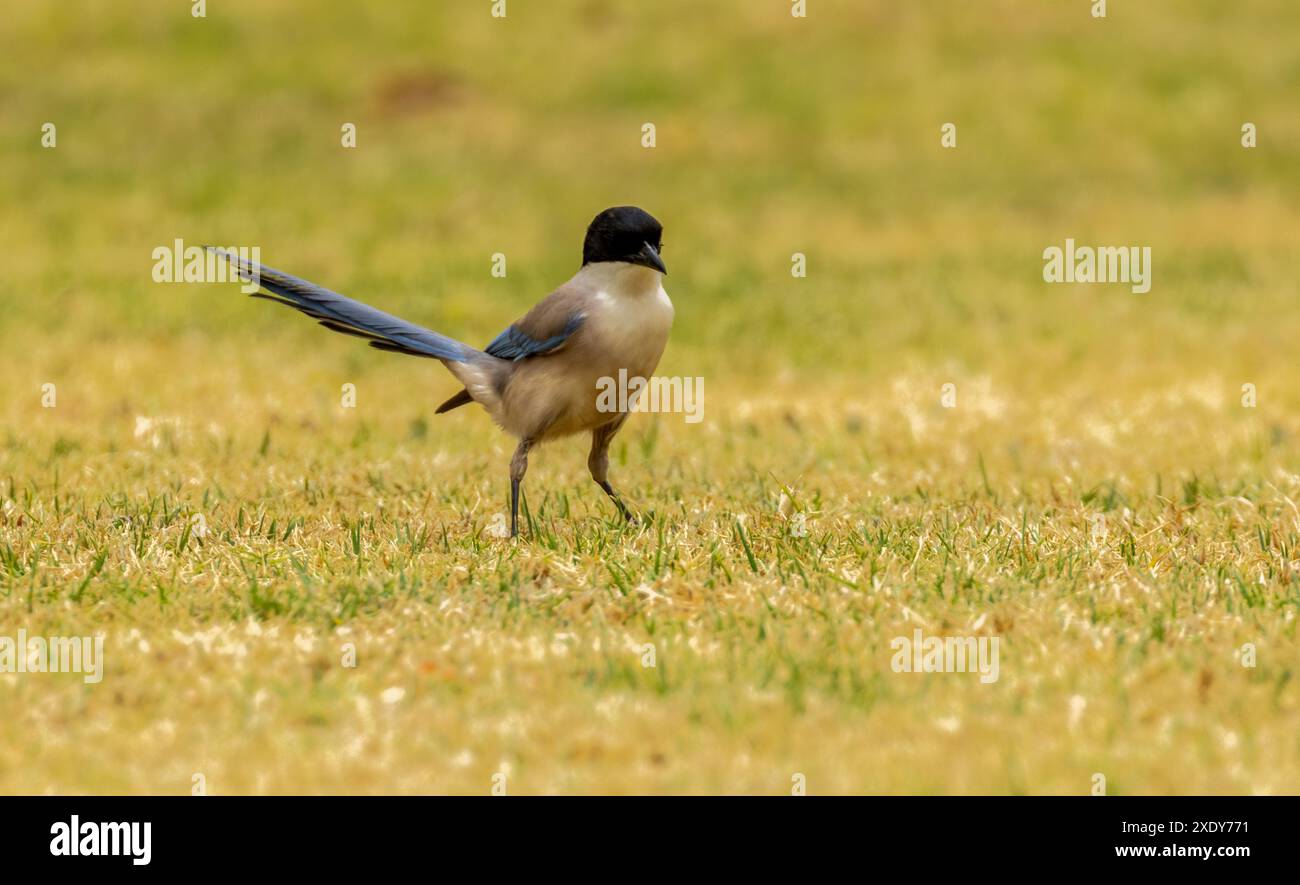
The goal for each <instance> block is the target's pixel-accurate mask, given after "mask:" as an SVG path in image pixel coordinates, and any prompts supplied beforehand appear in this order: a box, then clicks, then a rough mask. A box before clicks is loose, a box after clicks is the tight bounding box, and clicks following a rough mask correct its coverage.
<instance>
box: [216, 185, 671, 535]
mask: <svg viewBox="0 0 1300 885" xmlns="http://www.w3.org/2000/svg"><path fill="white" fill-rule="evenodd" d="M206 248H207V249H208V250H209V251H211V252H214V253H216V254H217V255H219V256H220V257H222V258H225V260H226V261H227V262H229V263H230V265H231V267H232V269H233V271H234V273H235V275H236V276H238V277H240V278H241V279H243V280H245V281H252V282H255V283H256V284H257V285H258V289H259V291H257V292H254V293H252V297H254V298H263V299H267V300H270V301H275V302H277V303H279V304H283V305H286V306H288V307H292V308H294V309H295V310H298V311H300V312H302V313H304V314H306V315H307V316H309V317H312V318H313V319H316V320H317V321H319V323H320V324H321V325H322V326H324V327H325V328H326V329H329V330H331V331H334V332H340V333H343V334H346V335H354V336H357V337H360V338H364V339H368V340H369V342H370V346H371V347H374V348H378V349H379V350H384V351H389V352H392V353H401V354H408V355H410V356H418V357H427V358H430V359H435V360H438V361H439V362H441V363H442V364H443V365H444V366H446V367H447V369H448V371H450V372H451V374H452V376H453V377H454V378H455V379H456V380H457V381H458V382H460V384H461V385H462V388H463V389H462V390H461V391H460V392H459V393H457V394H455V395H454V396H452V397H451V398H449V399H448V400H446V401H445V402H443V403H442V404H441V405H440V406H438V408H437V410H436V414H443V413H446V412H449V411H451V410H452V409H457V408H459V407H461V406H464V405H468V404H470V403H477V404H478V405H480V406H482V407H483V408H484V409H485V410H486V411H487V413H488V415H489V416H490V417H491V419H492V420H493V422H495V423H496V425H497V426H498V427H500V428H501V429H502V430H504V431H505V432H506V433H508V434H510V435H511V436H513V437H514V438H515V439H516V440H518V443H517V445H516V447H515V450H514V455H513V456H512V457H511V459H510V536H511V537H512V538H514V537H517V536H518V535H519V494H520V488H521V485H522V483H523V480H524V475H525V473H527V471H528V455H529V453H530V451H531V450H532V449H533V448H534V447H535V446H537V445H539V444H540V443H543V442H549V441H552V440H556V439H561V438H564V437H569V436H573V435H576V434H581V433H590V434H591V450H590V453H589V454H588V456H587V468H588V470H589V471H590V472H591V478H592V479H593V480H594V481H595V482H596V484H597V485H598V486H600V488H601V490H602V491H604V493H605V494H606V495H608V496H609V498H610V500H611V501H613V503H614V506H615V507H616V508H617V510H618V512H619V514H620V515H621V516H622V518H623V519H624V520H626V521H627V522H629V523H635V522H636V517H635V515H634V514H633V513H632V511H631V509H630V508H628V506H627V505H626V504H625V503H624V501H623V499H622V497H621V496H620V495H619V493H618V492H617V491H615V489H614V487H613V486H612V485H610V482H609V444H610V441H611V440H612V439H613V438H614V435H615V434H617V433H618V432H619V430H620V429H621V428H622V427H623V424H624V423H625V422H626V421H627V418H628V416H629V414H630V413H631V411H633V409H634V407H635V397H631V398H629V399H628V400H627V407H626V408H625V409H624V410H622V411H612V412H611V410H610V409H609V407H608V401H607V399H606V400H605V401H604V402H602V401H601V398H600V397H598V396H597V390H598V389H599V387H600V385H601V383H602V379H605V381H604V383H605V384H608V383H609V379H613V378H617V377H627V378H642V379H647V380H648V379H650V378H651V376H652V375H653V374H654V371H655V369H656V368H657V367H658V365H659V360H660V358H661V357H662V356H663V352H664V348H665V347H667V344H668V336H669V332H670V331H671V329H672V324H673V313H674V311H673V303H672V300H671V299H669V297H668V293H667V292H666V291H665V290H664V287H663V278H664V277H665V276H666V275H667V273H668V269H667V267H665V266H664V262H663V257H662V253H663V248H664V247H663V225H661V224H660V223H659V221H658V220H657V219H655V217H654V216H652V215H651V214H650V213H648V212H646V211H645V210H644V209H640V208H638V207H636V206H614V207H611V208H609V209H606V210H605V211H603V212H601V213H600V214H599V215H597V216H596V217H595V218H594V219H593V220H592V222H591V224H589V225H588V226H587V233H586V236H585V237H584V238H583V243H582V265H581V267H580V268H579V269H578V271H577V273H575V274H574V275H573V277H572V278H570V279H569V280H568V282H566V283H564V284H563V285H561V286H559V287H558V288H557V289H555V290H554V291H553V292H551V293H550V294H549V295H547V296H546V297H545V298H543V299H542V300H541V301H539V302H538V303H537V304H536V305H535V306H534V307H533V308H532V309H531V310H529V311H528V312H527V313H526V314H524V316H523V317H522V318H520V319H519V320H517V321H515V322H514V323H512V324H511V325H509V326H508V327H507V328H506V329H505V331H503V332H502V333H501V334H500V335H498V336H497V337H496V338H494V339H493V340H492V342H491V343H490V344H488V345H487V347H485V348H483V349H482V350H479V349H478V348H475V347H471V346H470V345H468V344H464V343H462V342H460V341H457V340H455V339H454V338H449V337H448V336H446V335H443V334H441V333H439V332H434V331H432V330H431V329H426V328H423V327H421V326H417V325H416V324H414V323H411V322H408V321H406V320H403V319H400V318H399V317H395V316H393V315H391V314H387V313H384V312H383V311H381V310H377V309H376V308H373V307H370V306H369V305H367V304H363V303H361V302H360V301H356V300H353V299H351V298H348V297H346V296H344V295H340V294H338V293H337V292H331V291H330V290H329V289H325V288H323V287H321V286H318V285H316V284H315V283H311V282H308V281H307V280H304V279H300V278H298V277H295V276H292V275H290V274H287V273H284V272H282V271H278V270H275V269H274V268H271V267H266V266H264V265H262V264H259V263H257V262H254V261H251V260H249V259H247V258H244V257H241V256H239V255H237V254H235V253H233V252H229V251H227V250H225V249H221V248H218V247H215V246H207V247H206ZM620 370H624V371H625V372H626V376H620Z"/></svg>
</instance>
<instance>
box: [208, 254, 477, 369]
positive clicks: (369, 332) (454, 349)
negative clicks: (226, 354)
mask: <svg viewBox="0 0 1300 885" xmlns="http://www.w3.org/2000/svg"><path fill="white" fill-rule="evenodd" d="M206 248H207V249H208V251H210V252H213V253H215V254H217V255H220V256H221V257H223V258H225V259H226V260H227V261H229V262H230V264H231V265H232V266H233V267H234V269H235V272H236V273H237V274H238V275H239V277H240V278H241V279H244V280H249V281H252V282H256V283H257V284H258V286H259V287H261V288H262V289H264V290H266V292H269V293H271V294H269V295H267V294H263V293H260V292H259V293H257V294H255V295H254V296H253V297H254V298H265V299H267V300H269V301H275V302H278V303H280V304H284V305H286V306H288V307H292V308H294V309H295V310H299V311H301V312H303V313H305V314H307V316H309V317H312V318H313V319H316V320H319V321H320V324H321V325H322V326H324V327H325V328H327V329H329V330H331V331H334V332H342V333H343V334H345V335H356V336H357V337H359V338H365V339H367V340H369V342H370V346H371V347H377V348H379V349H380V350H389V351H393V352H394V353H407V354H410V355H411V356H423V357H430V358H432V359H439V360H450V361H452V362H457V363H463V362H466V361H467V360H469V359H471V358H472V357H474V356H475V355H477V354H479V351H478V350H476V349H475V348H473V347H470V346H469V345H468V344H462V343H461V342H459V341H457V340H455V339H454V338H448V337H447V336H446V335H439V334H438V333H437V332H434V331H431V330H429V329H425V328H424V327H422V326H417V325H415V324H414V323H408V322H407V321H406V320H404V319H401V318H400V317H395V316H393V315H392V314H387V313H384V312H383V311H382V310H375V308H373V307H371V306H369V305H367V304H362V303H361V302H360V301H354V300H353V299H351V298H348V297H347V296H346V295H340V294H339V293H337V292H331V291H330V290H329V289H324V288H322V287H320V286H317V285H316V284H315V283H310V282H308V281H307V280H303V279H299V278H298V277H295V276H293V275H291V274H287V273H284V272H283V271H279V270H276V269H275V268H272V267H266V266H265V265H261V264H257V263H255V262H252V261H248V260H246V259H243V258H240V257H239V256H238V255H236V254H234V253H233V252H228V251H226V250H225V249H218V248H216V247H215V246H207V247H206Z"/></svg>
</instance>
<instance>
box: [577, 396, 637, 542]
mask: <svg viewBox="0 0 1300 885" xmlns="http://www.w3.org/2000/svg"><path fill="white" fill-rule="evenodd" d="M622 426H623V422H622V421H616V422H613V423H610V424H606V425H605V426H603V427H597V428H596V429H595V430H593V431H592V432H591V454H590V455H588V456H587V468H588V469H589V470H590V471H591V478H592V479H594V480H595V481H596V485H598V486H600V487H601V488H602V489H604V490H605V494H607V495H609V498H610V500H611V501H613V502H614V506H616V507H617V508H618V512H619V513H620V514H622V516H623V518H624V519H625V520H627V521H628V522H636V517H635V516H633V515H632V511H631V510H628V509H627V505H626V504H624V503H623V499H622V498H620V497H619V496H618V492H616V491H614V487H613V486H611V485H610V484H609V441H610V440H611V439H613V438H614V434H616V433H618V429H619V428H620V427H622Z"/></svg>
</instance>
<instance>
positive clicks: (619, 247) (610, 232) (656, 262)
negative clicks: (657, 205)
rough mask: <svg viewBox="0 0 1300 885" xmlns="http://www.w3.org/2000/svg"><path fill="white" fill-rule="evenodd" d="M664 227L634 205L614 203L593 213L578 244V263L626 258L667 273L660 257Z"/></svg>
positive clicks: (631, 261)
mask: <svg viewBox="0 0 1300 885" xmlns="http://www.w3.org/2000/svg"><path fill="white" fill-rule="evenodd" d="M663 233H664V226H663V225H662V224H660V223H659V222H658V221H656V220H655V218H654V216H652V215H651V214H650V213H649V212H646V211H645V210H644V209H638V208H637V207H635V206H615V207H614V208H613V209H606V210H605V211H604V212H602V213H600V214H599V215H597V216H596V218H595V220H593V221H592V222H591V225H590V226H589V227H588V228H587V239H586V240H584V241H583V243H582V263H583V264H584V265H587V264H591V263H593V262H596V261H626V262H627V263H628V264H639V265H641V266H642V267H649V268H653V269H654V270H657V271H659V272H660V273H662V274H666V273H668V268H666V267H664V262H663V259H662V258H660V257H659V253H660V251H662V249H663Z"/></svg>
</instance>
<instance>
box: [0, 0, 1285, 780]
mask: <svg viewBox="0 0 1300 885" xmlns="http://www.w3.org/2000/svg"><path fill="white" fill-rule="evenodd" d="M807 5H808V15H807V17H806V18H796V17H792V16H791V14H790V9H791V4H790V3H789V2H786V0H763V2H758V0H726V2H713V3H707V4H706V3H698V2H691V0H663V2H660V3H656V4H633V3H615V2H601V0H548V2H547V3H545V4H542V3H532V2H527V0H510V2H509V3H508V15H507V16H506V17H505V18H494V17H493V16H492V14H491V7H492V4H491V3H490V2H489V0H482V2H460V3H450V2H415V0H411V2H393V3H382V4H363V5H357V4H353V3H344V2H341V0H340V2H326V3H314V4H297V3H291V2H287V0H284V2H268V0H213V2H209V3H207V7H206V18H194V17H193V16H192V15H191V13H190V9H189V6H188V5H187V4H186V3H178V2H161V0H153V2H145V3H140V4H129V5H128V4H121V3H111V2H107V0H104V2H88V3H82V4H66V3H56V2H52V0H38V2H26V3H22V4H17V5H16V6H15V8H13V9H9V10H6V22H5V28H4V30H3V32H0V55H3V57H4V58H5V59H6V63H5V64H4V65H2V66H0V102H2V103H3V107H4V113H3V114H0V173H3V174H0V205H2V206H3V212H0V243H3V244H4V246H5V247H6V248H5V261H4V267H3V271H0V306H2V307H3V311H2V312H0V316H3V320H0V384H2V385H3V396H0V636H5V635H8V636H14V635H16V634H17V631H19V630H20V629H21V630H25V631H26V633H27V634H28V635H33V636H34V635H42V636H93V635H96V634H102V635H103V637H104V652H103V674H102V675H103V678H102V681H100V682H97V683H88V682H86V681H85V679H84V678H83V677H82V676H81V675H79V674H69V673H60V674H48V673H47V674H40V673H12V672H11V673H0V792H4V793H15V792H19V793H46V792H50V793H61V794H63V793H96V792H112V793H180V794H185V793H189V792H191V791H194V790H196V789H199V788H201V789H202V790H203V791H206V792H207V793H210V794H242V793H300V792H305V793H469V794H475V793H478V794H483V793H488V792H491V791H493V790H496V791H498V792H500V791H502V790H504V791H505V792H507V793H509V794H517V795H523V794H547V793H565V794H569V793H746V794H771V795H788V794H790V793H791V792H792V791H799V790H801V789H803V790H806V792H807V793H809V794H829V793H944V794H948V793H994V794H1002V793H1032V794H1039V793H1060V794H1087V793H1090V792H1093V791H1095V790H1096V789H1098V784H1100V783H1102V781H1099V779H1098V777H1097V776H1098V775H1101V776H1102V778H1104V789H1105V791H1106V792H1107V793H1108V794H1110V795H1119V794H1148V793H1248V794H1249V793H1296V792H1300V686H1298V685H1297V679H1296V675H1297V670H1298V669H1300V651H1298V646H1297V635H1296V633H1297V617H1296V615H1297V610H1298V609H1300V550H1298V548H1300V508H1298V507H1297V503H1296V502H1297V500H1300V456H1298V455H1297V450H1296V444H1297V440H1298V439H1300V362H1297V360H1296V358H1295V353H1296V348H1295V336H1296V330H1297V329H1298V328H1300V307H1298V306H1297V303H1296V279H1297V269H1296V237H1297V233H1298V232H1300V197H1297V194H1300V164H1297V163H1296V162H1295V158H1296V156H1297V151H1298V149H1300V115H1297V113H1296V97H1297V96H1298V95H1300V60H1297V56H1296V54H1295V52H1294V42H1295V41H1294V34H1295V33H1296V29H1297V28H1298V27H1300V7H1297V6H1296V5H1295V4H1292V3H1286V2H1283V0H1239V2H1237V3H1234V4H1229V5H1224V4H1221V3H1218V2H1214V0H1167V2H1162V3H1152V2H1143V3H1128V2H1118V0H1112V2H1111V3H1110V4H1109V7H1110V8H1109V14H1108V16H1107V17H1106V18H1104V19H1097V18H1094V17H1093V16H1092V15H1091V14H1090V7H1091V5H1092V4H1091V0H1069V2H1054V3H1050V4H1049V3H1024V2H1013V0H986V2H982V3H979V4H972V3H969V2H966V0H932V2H926V3H917V2H906V3H904V2H883V0H869V2H867V0H857V2H850V0H809V2H808V4H807ZM46 123H52V124H54V127H55V129H54V132H55V139H56V140H55V143H54V145H53V146H50V147H45V146H43V145H42V137H43V129H42V127H43V125H44V124H46ZM349 123H351V124H353V125H354V126H355V132H356V147H355V148H348V147H344V146H343V145H342V143H341V135H342V129H343V127H344V126H345V124H349ZM647 123H651V124H653V125H654V127H655V144H654V147H646V146H644V144H643V131H644V130H643V127H644V126H645V124H647ZM946 123H953V124H954V125H955V126H956V137H957V141H956V146H955V147H951V148H945V147H944V146H943V145H942V144H941V127H943V126H944V124H946ZM1246 123H1252V124H1254V126H1255V127H1256V129H1257V132H1258V146H1257V147H1253V148H1246V147H1243V144H1242V127H1243V125H1244V124H1246ZM622 203H635V204H638V205H641V206H643V207H645V208H646V209H647V210H649V211H650V212H652V213H654V214H655V215H656V216H657V217H658V218H659V219H660V220H661V221H663V223H664V226H665V229H666V231H665V236H664V239H665V243H666V249H665V254H664V258H665V260H666V262H667V265H668V267H669V271H670V273H669V276H668V277H667V278H666V279H665V285H666V288H667V290H668V292H669V294H670V295H671V296H672V298H673V300H674V303H675V305H676V322H675V326H674V330H673V335H672V339H671V341H670V343H669V346H668V350H667V353H666V354H665V356H664V360H663V362H662V363H661V365H660V369H659V371H660V373H661V374H663V375H669V376H687V377H692V378H694V377H700V378H703V379H705V391H706V394H705V404H704V406H705V407H704V420H703V421H701V422H700V423H688V422H687V421H685V420H684V417H683V416H682V415H680V414H660V415H635V416H633V417H632V418H631V420H630V421H629V422H628V425H627V427H626V429H625V430H624V431H623V432H622V433H621V434H620V436H619V437H618V438H617V439H616V441H615V444H614V446H613V449H612V457H611V465H612V466H611V480H612V482H613V483H614V485H615V486H616V487H618V488H619V489H620V491H621V492H622V493H623V495H624V497H625V498H626V499H627V500H628V502H629V504H630V505H631V506H632V507H633V508H634V509H635V510H637V511H638V513H639V514H640V515H641V520H640V521H639V523H638V524H637V525H635V526H626V525H624V524H623V522H622V521H621V520H620V519H619V518H618V516H617V513H616V512H615V511H614V509H613V507H612V506H610V504H609V502H608V500H607V499H606V498H605V496H604V495H603V494H602V493H601V491H600V490H599V489H598V488H597V487H596V486H595V485H594V484H593V483H592V482H591V480H590V478H589V476H588V474H587V469H586V450H587V441H586V440H585V439H574V440H571V441H566V442H560V443H556V444H553V445H548V446H546V447H544V448H542V449H540V450H538V451H537V452H536V453H535V454H534V456H533V457H532V459H531V464H530V469H529V472H528V476H527V480H526V483H525V492H526V495H527V519H526V522H527V528H526V530H525V531H524V533H523V536H522V537H520V538H519V539H516V540H509V539H504V538H500V537H497V536H496V533H495V532H494V531H493V527H494V525H499V520H500V518H501V517H502V515H504V514H507V513H508V511H507V507H508V490H509V483H508V474H507V465H508V462H509V458H510V453H511V450H512V449H513V441H512V440H510V439H508V438H506V437H505V436H503V435H502V434H500V432H499V431H497V430H496V429H495V428H494V427H493V426H492V424H491V422H490V421H489V419H488V418H487V416H486V415H485V414H484V413H483V412H482V411H481V410H479V409H477V408H476V407H472V408H467V409H461V410H458V411H455V412H452V413H449V414H446V415H435V414H434V409H435V408H436V407H437V405H438V404H439V403H440V402H442V401H443V400H444V399H445V398H447V397H449V396H450V395H451V394H453V393H455V392H456V390H457V389H458V387H457V385H456V384H455V382H454V381H453V380H452V379H451V377H450V376H449V375H448V373H447V372H446V371H445V370H444V369H443V368H442V367H441V366H440V365H438V364H437V363H436V362H434V361H432V360H415V359H410V358H407V357H402V356H397V355H391V354H384V353H380V352H377V351H374V350H371V349H368V348H366V347H365V346H364V345H363V344H362V343H361V342H359V341H357V340H355V339H349V338H346V337H343V336H337V335H331V334H329V333H327V332H325V331H322V330H321V329H319V328H318V327H316V326H315V325H314V324H313V323H311V322H310V321H308V320H307V319H305V318H303V317H301V316H298V315H295V314H292V313H290V312H289V311H285V310H283V309H281V308H278V307H275V306H273V305H269V304H267V303H265V302H261V301H257V300H253V299H249V298H247V297H245V296H244V295H242V294H241V293H240V292H239V289H238V286H236V285H234V284H224V285H222V284H215V283H204V284H185V283H170V284H169V283H158V282H155V281H154V279H153V276H152V271H153V266H154V259H153V258H152V257H151V256H152V252H153V250H154V249H155V248H157V247H159V246H170V245H171V244H172V243H173V242H174V241H175V240H176V239H178V238H179V239H182V240H183V241H184V242H185V243H186V244H187V245H198V244H201V243H208V242H211V243H218V244H222V245H232V244H233V245H249V246H254V245H255V246H258V247H259V248H260V249H261V256H262V259H263V261H265V262H266V263H267V264H269V265H271V266H273V267H277V268H280V269H283V270H287V271H289V272H291V273H295V274H298V275H300V276H303V277H306V278H308V279H311V280H313V281H315V282H318V283H320V284H322V285H325V286H328V287H330V288H333V289H336V290H338V291H340V292H343V293H346V294H348V295H351V296H352V297H355V298H359V299H361V300H363V301H366V302H368V303H370V304H373V305H375V306H377V307H380V308H381V309H384V310H387V311H390V312H392V313H395V314H398V315H399V316H402V317H404V318H407V319H409V320H412V321H414V322H417V323H420V324H423V325H425V326H428V327H430V328H433V329H436V330H438V331H440V332H443V333H445V334H447V335H450V336H452V337H455V338H457V339H460V340H464V341H467V342H470V343H472V344H475V345H483V344H486V342H488V341H489V340H491V338H492V337H493V336H495V335H496V334H497V333H498V332H499V331H501V329H502V328H504V327H505V326H506V325H508V324H509V323H510V322H511V321H513V320H514V319H516V318H518V317H519V316H520V315H522V314H523V312H524V311H525V310H527V308H528V307H529V306H531V305H532V304H533V303H534V302H535V301H536V300H538V299H539V298H540V297H541V296H543V295H545V294H546V293H547V292H549V291H550V290H551V289H552V288H554V287H555V286H556V285H558V284H559V283H561V282H563V281H564V280H565V279H567V278H568V277H569V276H570V275H571V274H572V273H573V272H574V271H575V270H576V269H577V266H578V263H579V260H580V256H581V241H582V234H583V231H584V229H585V226H586V224H587V223H588V222H589V221H590V219H591V217H592V216H593V215H595V214H596V212H598V211H599V210H601V209H603V208H605V207H606V206H610V205H616V204H622ZM1067 239H1074V240H1076V241H1077V242H1078V243H1080V244H1091V245H1105V246H1130V245H1133V246H1144V247H1150V248H1151V251H1152V256H1153V259H1152V261H1153V264H1152V286H1151V291H1150V292H1148V293H1146V294H1141V295H1138V294H1134V293H1133V292H1132V291H1131V289H1130V287H1129V286H1128V285H1121V284H1105V285H1103V284H1091V285H1089V284H1064V283H1063V284H1049V283H1046V282H1045V281H1044V278H1043V266H1044V260H1043V252H1044V250H1045V249H1047V248H1049V247H1051V246H1058V247H1061V246H1063V245H1064V244H1065V242H1066V240H1067ZM796 253H798V254H800V255H802V256H803V257H804V260H805V262H806V275H805V276H796V275H793V274H792V267H793V266H794V262H795V259H794V257H793V256H795V255H796ZM497 254H500V255H503V256H505V259H506V267H507V272H506V274H505V276H496V275H494V274H493V273H492V271H493V268H494V261H493V256H494V255H497ZM346 385H352V388H350V389H351V390H354V391H355V404H354V405H349V404H345V396H346V391H347V390H348V388H345V386H346ZM918 629H920V630H922V631H923V632H924V633H925V634H926V635H930V636H969V637H984V638H988V639H993V638H996V639H997V640H998V641H999V647H1000V655H1001V659H1000V670H999V677H998V679H997V680H996V681H994V682H982V681H981V680H980V678H979V676H978V675H977V674H973V673H900V672H896V671H895V669H894V667H893V666H891V661H892V659H893V657H894V651H893V650H892V647H891V643H893V642H894V641H895V640H896V639H897V638H898V637H911V636H913V635H914V631H916V630H918Z"/></svg>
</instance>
